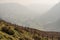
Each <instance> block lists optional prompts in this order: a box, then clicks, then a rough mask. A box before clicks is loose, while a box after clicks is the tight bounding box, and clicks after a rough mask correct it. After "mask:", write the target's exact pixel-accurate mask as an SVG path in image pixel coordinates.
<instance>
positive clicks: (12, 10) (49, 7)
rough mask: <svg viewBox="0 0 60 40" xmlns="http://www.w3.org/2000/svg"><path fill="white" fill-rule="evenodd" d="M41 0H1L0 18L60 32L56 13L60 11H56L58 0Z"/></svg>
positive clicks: (22, 24)
mask: <svg viewBox="0 0 60 40" xmlns="http://www.w3.org/2000/svg"><path fill="white" fill-rule="evenodd" d="M43 1H44V0H42V1H41V0H40V1H39V0H35V1H34V0H33V1H32V0H31V1H28V2H27V0H26V1H24V0H21V1H19V0H18V1H17V0H15V1H14V0H10V1H8V0H5V1H4V0H1V1H0V18H1V19H3V20H5V21H7V22H11V23H13V24H17V25H21V26H24V27H25V26H26V27H30V28H35V29H39V30H44V31H47V30H48V31H58V32H60V27H59V26H58V24H59V23H58V22H59V20H60V19H59V18H60V16H58V15H59V13H60V12H59V11H57V10H60V9H59V8H60V6H59V4H60V3H59V1H57V0H51V1H50V0H49V1H48V0H46V2H43ZM57 13H58V14H57ZM49 17H50V18H49ZM55 24H56V25H57V26H55ZM54 26H55V27H54ZM58 28H59V29H58Z"/></svg>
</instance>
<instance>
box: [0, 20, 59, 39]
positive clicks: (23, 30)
mask: <svg viewBox="0 0 60 40" xmlns="http://www.w3.org/2000/svg"><path fill="white" fill-rule="evenodd" d="M59 39H60V33H58V32H44V31H40V30H36V29H32V28H28V27H23V26H18V25H14V24H11V23H8V22H5V21H3V20H0V40H59Z"/></svg>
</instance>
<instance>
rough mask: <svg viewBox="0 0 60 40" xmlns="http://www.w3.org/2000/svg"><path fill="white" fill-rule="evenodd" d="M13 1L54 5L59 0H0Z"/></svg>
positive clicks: (0, 1)
mask: <svg viewBox="0 0 60 40" xmlns="http://www.w3.org/2000/svg"><path fill="white" fill-rule="evenodd" d="M5 2H6V3H7V2H15V3H20V4H23V5H29V4H32V3H39V4H47V5H54V4H56V3H58V2H59V0H0V3H5Z"/></svg>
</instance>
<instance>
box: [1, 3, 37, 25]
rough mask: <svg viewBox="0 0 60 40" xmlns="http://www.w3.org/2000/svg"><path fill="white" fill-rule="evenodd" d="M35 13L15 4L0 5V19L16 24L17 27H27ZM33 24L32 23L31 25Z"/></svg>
mask: <svg viewBox="0 0 60 40" xmlns="http://www.w3.org/2000/svg"><path fill="white" fill-rule="evenodd" d="M36 15H37V13H36V12H34V11H31V10H29V9H28V8H27V7H25V6H23V5H21V4H17V3H2V4H0V18H2V19H4V20H6V21H8V22H12V23H16V24H18V25H23V26H29V25H30V22H31V21H30V20H33V19H34V18H35V17H36ZM32 24H33V23H32Z"/></svg>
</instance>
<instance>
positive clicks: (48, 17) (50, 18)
mask: <svg viewBox="0 0 60 40" xmlns="http://www.w3.org/2000/svg"><path fill="white" fill-rule="evenodd" d="M37 20H38V22H40V23H41V24H42V27H43V28H44V29H45V30H47V29H48V30H49V31H59V32H60V3H58V4H56V5H55V6H54V7H53V8H51V9H50V10H49V11H48V12H47V13H45V14H43V15H42V16H39V17H38V18H37Z"/></svg>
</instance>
